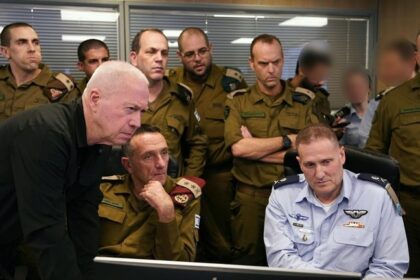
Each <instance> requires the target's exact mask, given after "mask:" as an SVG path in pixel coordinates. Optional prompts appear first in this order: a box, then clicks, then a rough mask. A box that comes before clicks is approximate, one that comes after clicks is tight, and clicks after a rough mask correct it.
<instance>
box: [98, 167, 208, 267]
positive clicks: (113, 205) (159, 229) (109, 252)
mask: <svg viewBox="0 0 420 280" xmlns="http://www.w3.org/2000/svg"><path fill="white" fill-rule="evenodd" d="M103 179H105V180H104V181H103V183H102V184H101V186H100V188H101V191H102V193H103V195H104V198H103V200H102V202H101V203H100V204H99V217H100V224H101V236H100V244H99V254H100V255H106V256H118V257H130V258H142V259H159V260H175V261H193V260H194V258H195V253H196V243H197V240H198V228H199V223H200V216H199V212H200V199H198V198H195V197H194V196H191V198H189V197H188V196H186V197H187V198H183V197H182V195H181V196H180V197H179V199H178V198H177V197H176V195H174V194H173V190H174V188H176V185H177V184H178V182H180V184H185V182H189V183H190V184H195V183H194V182H192V181H189V180H186V179H185V178H179V179H176V180H175V179H173V178H171V177H168V178H167V180H166V182H165V184H164V188H165V190H166V191H167V192H168V193H169V194H170V195H171V197H172V199H175V200H174V201H176V200H182V201H181V202H183V204H182V205H178V206H175V213H176V218H175V220H174V221H172V222H170V223H161V222H159V219H158V215H157V212H156V210H155V209H153V208H152V207H151V206H150V205H149V204H148V203H147V202H146V201H143V200H138V199H137V198H136V197H135V195H134V194H133V193H132V189H133V183H132V181H131V178H130V177H129V176H128V175H125V176H124V175H123V176H111V177H107V178H103ZM181 180H183V181H184V182H182V181H181ZM198 188H200V187H198ZM174 196H175V197H174Z"/></svg>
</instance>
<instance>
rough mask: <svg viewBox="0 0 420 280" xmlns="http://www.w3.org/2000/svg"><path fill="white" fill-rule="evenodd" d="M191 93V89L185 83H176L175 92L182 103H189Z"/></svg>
mask: <svg viewBox="0 0 420 280" xmlns="http://www.w3.org/2000/svg"><path fill="white" fill-rule="evenodd" d="M192 93H193V91H192V90H191V88H190V87H188V86H187V85H186V84H183V83H178V90H177V92H176V94H177V96H178V97H179V99H181V101H182V102H183V103H184V104H187V105H188V104H190V102H191V99H192Z"/></svg>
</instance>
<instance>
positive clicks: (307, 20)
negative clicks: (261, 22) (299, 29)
mask: <svg viewBox="0 0 420 280" xmlns="http://www.w3.org/2000/svg"><path fill="white" fill-rule="evenodd" d="M327 24H328V18H326V17H293V18H291V19H288V20H285V21H283V22H280V23H279V25H280V26H306V27H322V26H325V25H327Z"/></svg>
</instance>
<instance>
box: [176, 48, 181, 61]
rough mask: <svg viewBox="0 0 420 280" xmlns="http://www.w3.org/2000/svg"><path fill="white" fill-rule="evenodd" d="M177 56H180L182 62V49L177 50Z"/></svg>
mask: <svg viewBox="0 0 420 280" xmlns="http://www.w3.org/2000/svg"><path fill="white" fill-rule="evenodd" d="M176 56H177V57H178V59H179V62H181V63H182V53H181V51H180V50H179V49H178V50H177V51H176Z"/></svg>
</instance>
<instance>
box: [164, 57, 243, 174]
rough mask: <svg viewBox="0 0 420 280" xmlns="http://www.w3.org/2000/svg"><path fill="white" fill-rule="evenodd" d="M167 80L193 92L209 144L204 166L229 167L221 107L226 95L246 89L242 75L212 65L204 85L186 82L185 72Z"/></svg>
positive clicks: (179, 72)
mask: <svg viewBox="0 0 420 280" xmlns="http://www.w3.org/2000/svg"><path fill="white" fill-rule="evenodd" d="M169 77H170V78H171V79H174V80H175V81H177V82H181V83H184V84H186V85H187V86H188V87H190V88H191V89H192V90H193V100H194V103H195V106H196V108H197V111H198V114H199V116H200V126H201V128H202V129H203V132H204V134H206V135H207V137H208V142H209V145H208V148H209V151H208V157H207V166H220V165H223V164H229V165H230V164H232V154H231V152H230V151H229V150H228V149H227V147H226V145H225V142H224V126H225V122H224V107H225V101H226V96H227V94H228V93H230V92H232V91H234V90H237V89H241V88H246V87H247V84H246V82H245V80H244V79H243V77H242V74H241V73H240V72H239V70H236V69H232V68H229V67H225V68H224V67H220V66H218V65H216V64H212V66H211V71H210V74H209V76H208V78H207V80H206V81H205V82H204V83H203V84H197V83H194V82H192V81H189V80H188V79H187V78H186V74H185V71H184V68H178V69H176V70H172V71H170V72H169Z"/></svg>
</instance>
